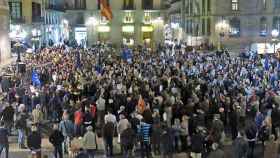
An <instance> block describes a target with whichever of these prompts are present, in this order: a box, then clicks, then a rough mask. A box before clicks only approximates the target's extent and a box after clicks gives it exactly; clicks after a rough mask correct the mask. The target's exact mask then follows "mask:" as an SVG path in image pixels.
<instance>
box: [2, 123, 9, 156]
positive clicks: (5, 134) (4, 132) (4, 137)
mask: <svg viewBox="0 0 280 158" xmlns="http://www.w3.org/2000/svg"><path fill="white" fill-rule="evenodd" d="M8 137H9V132H8V129H7V128H6V127H5V124H4V122H3V121H0V156H1V154H2V152H3V150H4V149H5V158H8V157H9V140H8Z"/></svg>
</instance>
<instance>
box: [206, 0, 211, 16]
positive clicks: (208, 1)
mask: <svg viewBox="0 0 280 158" xmlns="http://www.w3.org/2000/svg"><path fill="white" fill-rule="evenodd" d="M207 11H208V12H209V13H210V12H211V0H207Z"/></svg>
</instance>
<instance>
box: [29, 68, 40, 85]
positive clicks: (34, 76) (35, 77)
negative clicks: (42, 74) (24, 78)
mask: <svg viewBox="0 0 280 158" xmlns="http://www.w3.org/2000/svg"><path fill="white" fill-rule="evenodd" d="M31 80H32V84H33V85H34V86H41V81H40V78H39V75H38V73H37V71H36V70H33V72H32V78H31Z"/></svg>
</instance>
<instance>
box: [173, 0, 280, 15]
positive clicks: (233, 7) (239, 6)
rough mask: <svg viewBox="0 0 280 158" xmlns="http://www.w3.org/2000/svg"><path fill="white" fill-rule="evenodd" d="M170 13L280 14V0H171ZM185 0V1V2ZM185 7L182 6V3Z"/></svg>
mask: <svg viewBox="0 0 280 158" xmlns="http://www.w3.org/2000/svg"><path fill="white" fill-rule="evenodd" d="M169 1H170V5H169V9H168V11H169V13H170V14H174V13H175V14H176V13H180V12H181V11H182V9H184V12H185V13H186V15H187V16H230V15H257V14H279V13H280V0H169ZM183 1H184V3H183ZM183 4H185V7H184V8H182V5H183Z"/></svg>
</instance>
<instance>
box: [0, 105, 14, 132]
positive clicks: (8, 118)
mask: <svg viewBox="0 0 280 158" xmlns="http://www.w3.org/2000/svg"><path fill="white" fill-rule="evenodd" d="M14 113H15V110H14V108H13V106H12V105H11V104H6V106H5V108H4V110H3V111H2V112H1V114H0V118H1V120H2V121H3V122H4V123H5V126H6V127H7V129H8V131H9V134H11V131H12V127H13V122H14Z"/></svg>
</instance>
